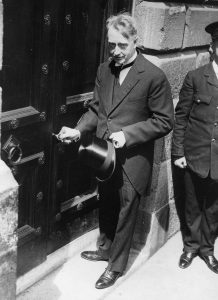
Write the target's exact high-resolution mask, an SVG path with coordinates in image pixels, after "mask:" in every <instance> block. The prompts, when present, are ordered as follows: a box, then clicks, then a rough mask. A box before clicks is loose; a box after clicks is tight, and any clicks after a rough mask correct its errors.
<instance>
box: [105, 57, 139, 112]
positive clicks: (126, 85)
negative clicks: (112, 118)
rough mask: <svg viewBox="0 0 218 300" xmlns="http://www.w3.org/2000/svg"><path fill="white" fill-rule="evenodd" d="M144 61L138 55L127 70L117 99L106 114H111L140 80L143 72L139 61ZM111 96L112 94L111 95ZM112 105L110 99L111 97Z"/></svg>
mask: <svg viewBox="0 0 218 300" xmlns="http://www.w3.org/2000/svg"><path fill="white" fill-rule="evenodd" d="M142 59H144V58H143V56H142V54H138V56H137V58H136V61H135V63H134V65H133V66H132V68H131V69H130V70H129V72H128V74H127V75H126V78H125V79H124V81H123V83H122V84H121V86H120V92H119V93H118V97H117V99H116V100H115V101H114V103H113V105H112V106H111V107H110V110H109V111H108V114H111V113H112V112H113V111H114V110H115V109H116V107H117V106H118V105H119V104H120V103H121V102H122V101H123V100H124V98H125V97H126V96H127V95H128V94H129V93H130V91H131V90H132V89H133V88H134V86H135V85H136V84H137V83H138V81H139V80H140V73H141V72H144V69H143V68H141V66H142V65H143V64H142V62H141V60H142ZM112 91H113V90H112ZM112 96H113V94H112ZM111 103H112V97H111Z"/></svg>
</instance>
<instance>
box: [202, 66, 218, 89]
mask: <svg viewBox="0 0 218 300" xmlns="http://www.w3.org/2000/svg"><path fill="white" fill-rule="evenodd" d="M204 75H205V76H206V77H207V82H208V83H209V84H211V85H214V86H216V87H218V79H217V77H216V74H215V72H214V69H213V66H212V63H210V64H208V66H207V68H206V69H205V72H204Z"/></svg>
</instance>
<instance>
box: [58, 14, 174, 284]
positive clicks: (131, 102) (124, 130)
mask: <svg viewBox="0 0 218 300" xmlns="http://www.w3.org/2000/svg"><path fill="white" fill-rule="evenodd" d="M107 38H108V48H109V53H110V59H109V60H108V61H106V62H105V63H103V64H101V65H100V66H99V68H98V72H97V79H96V84H95V90H94V98H93V101H92V102H91V104H90V107H89V110H88V112H87V113H86V114H85V115H84V116H83V118H82V119H81V120H80V122H79V123H78V124H77V126H76V128H74V129H72V128H68V127H63V128H62V129H61V131H60V133H59V138H60V139H62V140H63V141H64V142H65V143H69V142H71V141H72V140H76V139H79V138H80V137H81V134H83V133H85V132H93V131H95V132H96V136H97V137H98V138H103V139H110V140H111V141H112V143H113V144H114V147H115V148H116V156H117V160H116V168H115V171H114V173H113V175H112V177H111V178H110V179H108V180H107V181H104V182H99V196H100V201H99V202H100V203H99V206H100V207H99V229H100V237H99V240H98V249H97V250H96V251H84V252H83V253H82V254H81V256H82V257H83V258H85V259H88V260H91V261H100V260H105V261H108V267H107V268H106V270H105V272H104V273H103V274H102V275H101V277H100V278H99V279H98V281H97V282H96V285H95V286H96V288H98V289H102V288H107V287H109V286H111V285H112V284H114V282H115V281H116V280H117V278H118V277H119V276H121V274H122V273H123V271H124V270H125V268H126V265H127V260H128V255H129V251H130V246H131V241H132V237H133V232H134V227H135V222H136V217H137V209H138V206H139V200H140V197H141V196H142V195H143V194H145V190H146V186H147V183H148V181H149V178H150V176H151V168H152V161H153V146H154V140H155V139H157V138H160V137H162V136H164V135H166V134H167V133H168V132H169V131H170V130H171V129H172V123H173V105H172V99H171V91H170V86H169V83H168V81H167V79H166V77H165V75H164V73H163V72H162V71H161V70H160V69H159V68H157V67H156V66H154V65H153V64H152V63H151V62H149V61H148V60H146V59H145V58H144V56H143V55H142V54H141V53H140V52H139V51H138V50H136V41H137V30H136V25H135V21H134V19H133V18H132V17H131V16H129V15H127V14H120V15H117V16H112V17H110V18H109V19H108V20H107Z"/></svg>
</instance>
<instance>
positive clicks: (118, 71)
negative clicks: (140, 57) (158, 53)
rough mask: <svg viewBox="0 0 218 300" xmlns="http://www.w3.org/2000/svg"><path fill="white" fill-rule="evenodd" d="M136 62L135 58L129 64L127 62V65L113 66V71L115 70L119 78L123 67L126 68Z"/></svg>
mask: <svg viewBox="0 0 218 300" xmlns="http://www.w3.org/2000/svg"><path fill="white" fill-rule="evenodd" d="M134 62H135V59H134V60H133V61H132V62H130V63H129V64H126V65H121V66H115V65H114V67H113V71H114V75H115V77H116V78H119V76H120V72H121V71H122V70H123V69H126V68H129V67H131V66H132V65H133V64H134Z"/></svg>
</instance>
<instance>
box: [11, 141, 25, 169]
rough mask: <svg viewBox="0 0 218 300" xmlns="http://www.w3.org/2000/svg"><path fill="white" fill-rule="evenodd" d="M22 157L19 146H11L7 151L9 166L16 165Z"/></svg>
mask: <svg viewBox="0 0 218 300" xmlns="http://www.w3.org/2000/svg"><path fill="white" fill-rule="evenodd" d="M22 156H23V151H22V149H21V148H20V146H19V145H13V146H11V148H10V149H9V151H8V160H9V162H10V163H11V164H13V165H14V164H18V163H19V162H20V161H21V158H22Z"/></svg>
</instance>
